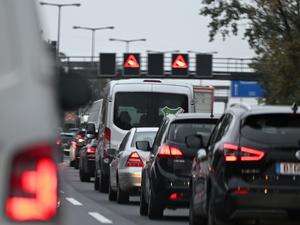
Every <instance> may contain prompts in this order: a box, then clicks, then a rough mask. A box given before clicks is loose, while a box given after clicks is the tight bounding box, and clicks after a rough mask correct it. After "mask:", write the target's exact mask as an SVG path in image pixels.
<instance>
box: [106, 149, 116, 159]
mask: <svg viewBox="0 0 300 225" xmlns="http://www.w3.org/2000/svg"><path fill="white" fill-rule="evenodd" d="M107 153H108V155H109V156H110V157H114V156H115V155H116V154H117V150H116V149H114V148H109V149H108V150H107Z"/></svg>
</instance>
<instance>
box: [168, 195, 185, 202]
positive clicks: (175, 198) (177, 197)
mask: <svg viewBox="0 0 300 225" xmlns="http://www.w3.org/2000/svg"><path fill="white" fill-rule="evenodd" d="M182 199H183V194H181V193H172V194H171V195H170V196H169V200H171V201H178V200H182Z"/></svg>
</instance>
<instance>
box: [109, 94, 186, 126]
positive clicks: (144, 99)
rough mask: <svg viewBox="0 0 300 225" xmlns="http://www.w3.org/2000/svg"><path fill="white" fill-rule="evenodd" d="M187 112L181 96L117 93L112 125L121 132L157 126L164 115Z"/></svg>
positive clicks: (184, 98)
mask: <svg viewBox="0 0 300 225" xmlns="http://www.w3.org/2000/svg"><path fill="white" fill-rule="evenodd" d="M178 111H181V112H187V111H188V97H187V95H183V94H171V93H151V92H119V93H116V95H115V104H114V124H115V125H117V126H118V127H119V128H121V129H123V130H129V129H131V128H132V127H156V126H159V125H160V123H161V121H162V119H163V118H164V116H165V115H168V114H175V113H177V112H178Z"/></svg>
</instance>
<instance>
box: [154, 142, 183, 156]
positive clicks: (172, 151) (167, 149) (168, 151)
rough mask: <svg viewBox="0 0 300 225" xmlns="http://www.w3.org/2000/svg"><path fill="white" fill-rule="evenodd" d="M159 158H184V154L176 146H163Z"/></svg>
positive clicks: (159, 151)
mask: <svg viewBox="0 0 300 225" xmlns="http://www.w3.org/2000/svg"><path fill="white" fill-rule="evenodd" d="M157 156H158V157H159V158H183V153H182V151H181V150H180V149H178V148H176V147H174V146H169V145H162V146H161V147H160V148H159V150H158V154H157Z"/></svg>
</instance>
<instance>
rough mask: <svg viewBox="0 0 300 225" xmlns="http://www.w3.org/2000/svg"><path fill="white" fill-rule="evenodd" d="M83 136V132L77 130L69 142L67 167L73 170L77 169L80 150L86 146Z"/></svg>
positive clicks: (84, 132)
mask: <svg viewBox="0 0 300 225" xmlns="http://www.w3.org/2000/svg"><path fill="white" fill-rule="evenodd" d="M85 134H86V131H85V130H79V131H78V132H77V133H76V135H75V138H74V139H73V140H72V141H71V146H70V150H69V152H70V159H69V160H70V161H69V165H70V166H71V167H74V168H75V169H78V168H79V157H80V150H81V148H82V147H83V146H85V145H86V140H85Z"/></svg>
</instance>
